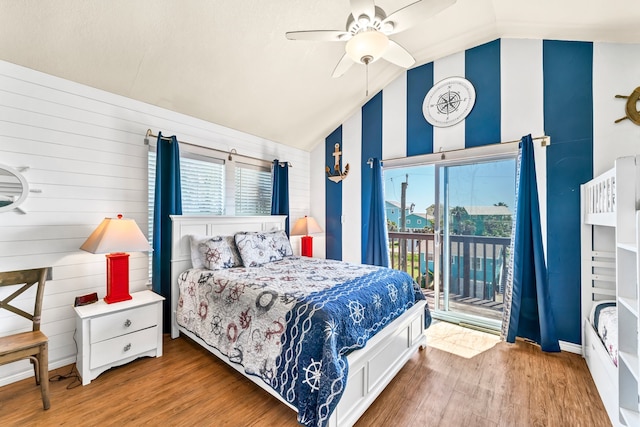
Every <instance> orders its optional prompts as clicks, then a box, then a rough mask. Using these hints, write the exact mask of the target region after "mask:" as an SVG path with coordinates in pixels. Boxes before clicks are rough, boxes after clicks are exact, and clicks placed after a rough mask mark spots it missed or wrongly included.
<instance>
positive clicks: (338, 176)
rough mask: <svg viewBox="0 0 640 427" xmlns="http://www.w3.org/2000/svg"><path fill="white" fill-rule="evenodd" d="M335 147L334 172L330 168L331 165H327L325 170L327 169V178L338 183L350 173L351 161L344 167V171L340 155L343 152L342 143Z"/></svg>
mask: <svg viewBox="0 0 640 427" xmlns="http://www.w3.org/2000/svg"><path fill="white" fill-rule="evenodd" d="M334 147H335V149H334V151H333V154H332V156H333V157H334V159H335V164H334V165H333V173H332V172H331V168H329V166H326V167H325V171H327V178H329V180H331V181H333V182H335V183H338V182H340V181H342V180H343V179H345V178H346V177H347V174H348V173H349V163H347V165H346V166H345V167H344V172H342V171H341V170H340V155H341V154H342V151H340V144H338V143H336V145H335V146H334Z"/></svg>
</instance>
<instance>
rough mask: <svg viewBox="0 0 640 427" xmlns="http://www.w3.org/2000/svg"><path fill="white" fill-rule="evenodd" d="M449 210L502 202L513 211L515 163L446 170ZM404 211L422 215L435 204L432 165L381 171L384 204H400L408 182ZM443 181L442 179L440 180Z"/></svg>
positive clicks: (472, 165) (495, 163)
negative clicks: (403, 190) (393, 202)
mask: <svg viewBox="0 0 640 427" xmlns="http://www.w3.org/2000/svg"><path fill="white" fill-rule="evenodd" d="M447 168H448V175H449V176H448V179H449V197H450V199H449V203H450V206H451V207H453V206H493V205H495V204H496V203H499V202H503V203H506V204H507V206H509V209H510V210H512V211H513V205H514V195H515V159H508V160H499V161H491V162H484V163H472V164H466V165H457V166H447ZM407 174H408V182H409V185H408V186H407V207H409V206H410V205H411V203H415V209H414V212H421V213H422V212H425V210H426V208H427V207H428V206H430V205H432V204H434V203H435V165H427V166H413V167H405V168H394V169H386V168H385V169H384V185H385V200H388V201H396V202H398V203H399V202H400V199H401V194H402V190H401V185H402V183H403V182H404V181H405V180H406V179H407V178H406V175H407ZM441 178H442V177H441Z"/></svg>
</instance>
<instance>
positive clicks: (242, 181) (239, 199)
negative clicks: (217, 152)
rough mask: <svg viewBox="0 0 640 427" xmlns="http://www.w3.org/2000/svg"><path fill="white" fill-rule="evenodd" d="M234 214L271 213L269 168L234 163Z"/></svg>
mask: <svg viewBox="0 0 640 427" xmlns="http://www.w3.org/2000/svg"><path fill="white" fill-rule="evenodd" d="M235 208H236V215H269V214H270V213H271V170H270V169H269V168H265V167H260V166H253V165H246V164H241V163H238V164H236V171H235Z"/></svg>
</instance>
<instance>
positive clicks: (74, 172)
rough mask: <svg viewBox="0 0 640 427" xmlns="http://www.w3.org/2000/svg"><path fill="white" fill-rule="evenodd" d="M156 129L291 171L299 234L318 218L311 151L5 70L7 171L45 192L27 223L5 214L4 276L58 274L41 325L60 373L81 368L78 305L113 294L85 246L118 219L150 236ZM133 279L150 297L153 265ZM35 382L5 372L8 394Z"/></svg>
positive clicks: (1, 233)
mask: <svg viewBox="0 0 640 427" xmlns="http://www.w3.org/2000/svg"><path fill="white" fill-rule="evenodd" d="M158 90H162V88H158ZM212 102H219V101H216V100H212ZM148 128H150V129H152V130H153V132H154V133H155V134H157V133H158V131H161V132H162V133H163V135H165V136H170V135H174V134H175V135H176V136H177V137H178V139H179V140H181V141H187V142H189V143H193V144H198V145H202V146H205V147H210V148H215V149H219V150H224V151H228V150H230V149H231V148H235V149H236V150H237V152H238V153H240V154H249V155H251V156H254V157H259V158H262V159H265V160H268V161H271V160H272V159H274V158H278V159H280V160H283V161H290V162H292V163H293V165H294V167H293V168H292V169H291V170H290V176H289V177H290V187H289V191H290V209H291V211H290V214H291V220H292V224H293V221H295V220H296V219H297V218H299V217H301V216H304V215H308V214H309V209H310V208H309V206H310V200H309V188H310V178H309V163H310V159H309V153H308V152H306V151H302V150H297V149H294V148H291V147H287V146H284V145H281V144H277V143H274V142H272V141H268V140H264V139H261V138H258V137H255V136H252V135H248V134H245V133H242V132H239V131H235V130H232V129H228V128H224V127H222V126H218V125H215V124H212V123H208V122H205V121H202V120H199V119H195V118H193V117H189V116H185V115H182V114H178V113H175V112H172V111H169V110H166V109H163V108H159V107H155V106H151V105H148V104H145V103H142V102H138V101H134V100H132V99H128V98H125V97H122V96H118V95H114V94H110V93H107V92H103V91H100V90H97V89H94V88H90V87H87V86H83V85H80V84H76V83H73V82H70V81H67V80H63V79H60V78H57V77H53V76H50V75H46V74H42V73H39V72H36V71H33V70H30V69H26V68H23V67H20V66H17V65H14V64H10V63H7V62H3V61H0V163H2V164H6V165H8V166H11V167H14V168H15V167H21V166H28V167H29V169H28V170H27V171H26V172H25V173H24V176H25V177H26V179H27V181H28V182H29V185H30V186H31V188H32V189H39V190H41V191H42V192H41V193H31V194H30V196H29V197H28V198H27V200H26V201H25V203H24V204H23V205H22V207H23V208H24V210H25V211H27V214H26V215H20V214H18V213H16V212H7V213H0V271H9V270H17V269H25V268H36V267H42V266H50V267H53V279H52V280H50V281H49V282H47V285H46V290H45V297H44V311H43V315H42V319H43V324H42V330H43V331H44V333H45V334H47V336H48V337H49V362H50V368H51V369H54V368H57V367H60V366H64V365H67V364H70V363H73V362H74V361H75V357H76V345H75V343H74V340H73V334H74V329H75V317H74V316H75V315H74V311H73V308H72V304H73V300H74V298H75V297H76V296H78V295H84V294H87V293H90V292H97V293H98V296H99V297H104V294H105V259H104V255H93V254H89V253H86V252H83V251H80V250H79V249H78V248H79V247H80V245H81V244H82V242H84V240H85V239H86V238H87V236H88V235H89V234H90V233H91V231H92V230H93V229H94V228H95V227H96V226H97V225H98V224H99V223H100V221H101V220H102V219H103V218H104V217H106V216H114V215H115V214H117V213H123V214H124V215H125V216H127V217H131V218H134V219H135V220H136V222H137V223H138V225H139V226H140V228H141V229H142V230H143V231H144V232H145V233H146V231H147V150H148V147H147V146H146V145H144V135H145V133H146V130H147V129H148ZM294 243H296V241H295V240H294ZM294 250H296V248H295V247H294ZM130 270H131V271H130V282H131V283H130V289H131V291H132V292H133V291H137V290H142V289H145V288H146V286H147V277H148V257H147V255H146V254H140V253H134V254H131V259H130ZM32 298H33V293H31V294H29V295H25V296H22V297H20V301H19V302H18V304H20V305H23V306H25V307H26V305H25V304H29V303H30V299H32ZM16 317H17V316H14V315H13V314H11V313H9V312H7V311H6V310H2V311H0V335H3V334H7V333H11V332H17V331H19V330H24V329H28V328H29V325H28V324H27V323H26V322H22V321H20V320H16ZM30 375H32V370H31V367H30V365H29V364H28V362H24V363H14V364H10V365H5V366H2V367H0V385H3V384H7V383H10V382H13V381H17V380H20V379H22V378H26V377H28V376H30Z"/></svg>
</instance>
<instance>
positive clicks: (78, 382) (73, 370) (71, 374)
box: [49, 328, 82, 390]
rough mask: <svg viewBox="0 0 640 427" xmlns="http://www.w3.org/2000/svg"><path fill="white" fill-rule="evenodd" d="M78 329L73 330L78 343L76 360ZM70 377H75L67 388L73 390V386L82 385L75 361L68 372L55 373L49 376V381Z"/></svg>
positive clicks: (74, 340) (74, 339)
mask: <svg viewBox="0 0 640 427" xmlns="http://www.w3.org/2000/svg"><path fill="white" fill-rule="evenodd" d="M77 331H78V329H77V328H76V329H75V330H74V331H73V342H74V343H75V344H76V360H77V354H78V341H76V332H77ZM70 378H73V381H72V382H71V383H69V384H68V385H67V390H71V389H72V388H76V387H78V386H79V385H82V381H81V380H80V375H78V371H77V369H76V365H75V363H74V364H73V365H71V370H70V371H69V372H68V373H66V374H58V375H54V376H52V377H50V378H49V382H56V381H64V380H68V379H70Z"/></svg>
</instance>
